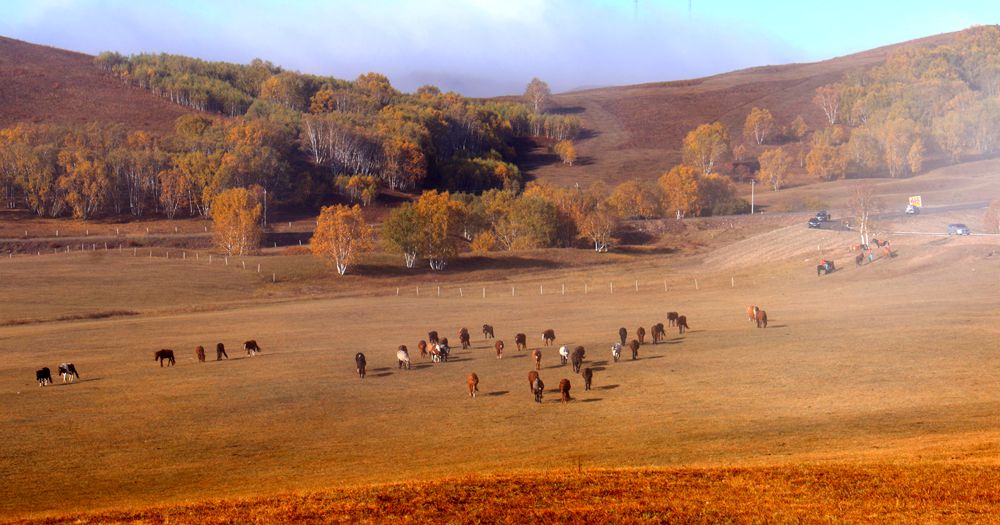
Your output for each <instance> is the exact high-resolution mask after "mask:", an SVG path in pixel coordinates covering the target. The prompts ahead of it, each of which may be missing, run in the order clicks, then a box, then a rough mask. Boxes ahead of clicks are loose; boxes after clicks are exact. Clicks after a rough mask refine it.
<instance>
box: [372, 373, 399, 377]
mask: <svg viewBox="0 0 1000 525" xmlns="http://www.w3.org/2000/svg"><path fill="white" fill-rule="evenodd" d="M392 374H393V372H380V373H378V374H368V375H370V376H372V377H386V376H391V375H392Z"/></svg>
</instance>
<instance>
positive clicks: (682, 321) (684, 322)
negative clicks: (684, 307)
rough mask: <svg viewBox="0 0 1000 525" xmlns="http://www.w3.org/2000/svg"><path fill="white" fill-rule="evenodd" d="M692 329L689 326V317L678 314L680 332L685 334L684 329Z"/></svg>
mask: <svg viewBox="0 0 1000 525" xmlns="http://www.w3.org/2000/svg"><path fill="white" fill-rule="evenodd" d="M690 329H691V328H690V327H689V326H688V318H687V316H686V315H678V316H677V330H678V331H680V333H682V334H683V333H684V330H690Z"/></svg>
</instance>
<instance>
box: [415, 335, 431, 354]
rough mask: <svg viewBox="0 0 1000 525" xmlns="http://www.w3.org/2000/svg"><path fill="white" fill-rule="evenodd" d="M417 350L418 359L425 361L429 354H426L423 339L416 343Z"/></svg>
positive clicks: (425, 343) (425, 342) (425, 344)
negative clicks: (418, 353)
mask: <svg viewBox="0 0 1000 525" xmlns="http://www.w3.org/2000/svg"><path fill="white" fill-rule="evenodd" d="M417 350H420V359H426V358H427V356H429V355H430V353H428V352H427V341H424V340H423V339H421V340H419V341H417Z"/></svg>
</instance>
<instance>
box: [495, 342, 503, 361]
mask: <svg viewBox="0 0 1000 525" xmlns="http://www.w3.org/2000/svg"><path fill="white" fill-rule="evenodd" d="M493 348H495V349H496V351H497V359H503V340H501V339H498V340H497V342H496V343H494V344H493Z"/></svg>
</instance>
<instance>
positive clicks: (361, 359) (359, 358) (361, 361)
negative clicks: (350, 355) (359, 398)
mask: <svg viewBox="0 0 1000 525" xmlns="http://www.w3.org/2000/svg"><path fill="white" fill-rule="evenodd" d="M354 364H356V365H358V375H359V376H360V377H361V379H364V378H365V365H366V364H367V362H366V361H365V354H364V353H362V352H358V353H357V354H354Z"/></svg>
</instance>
